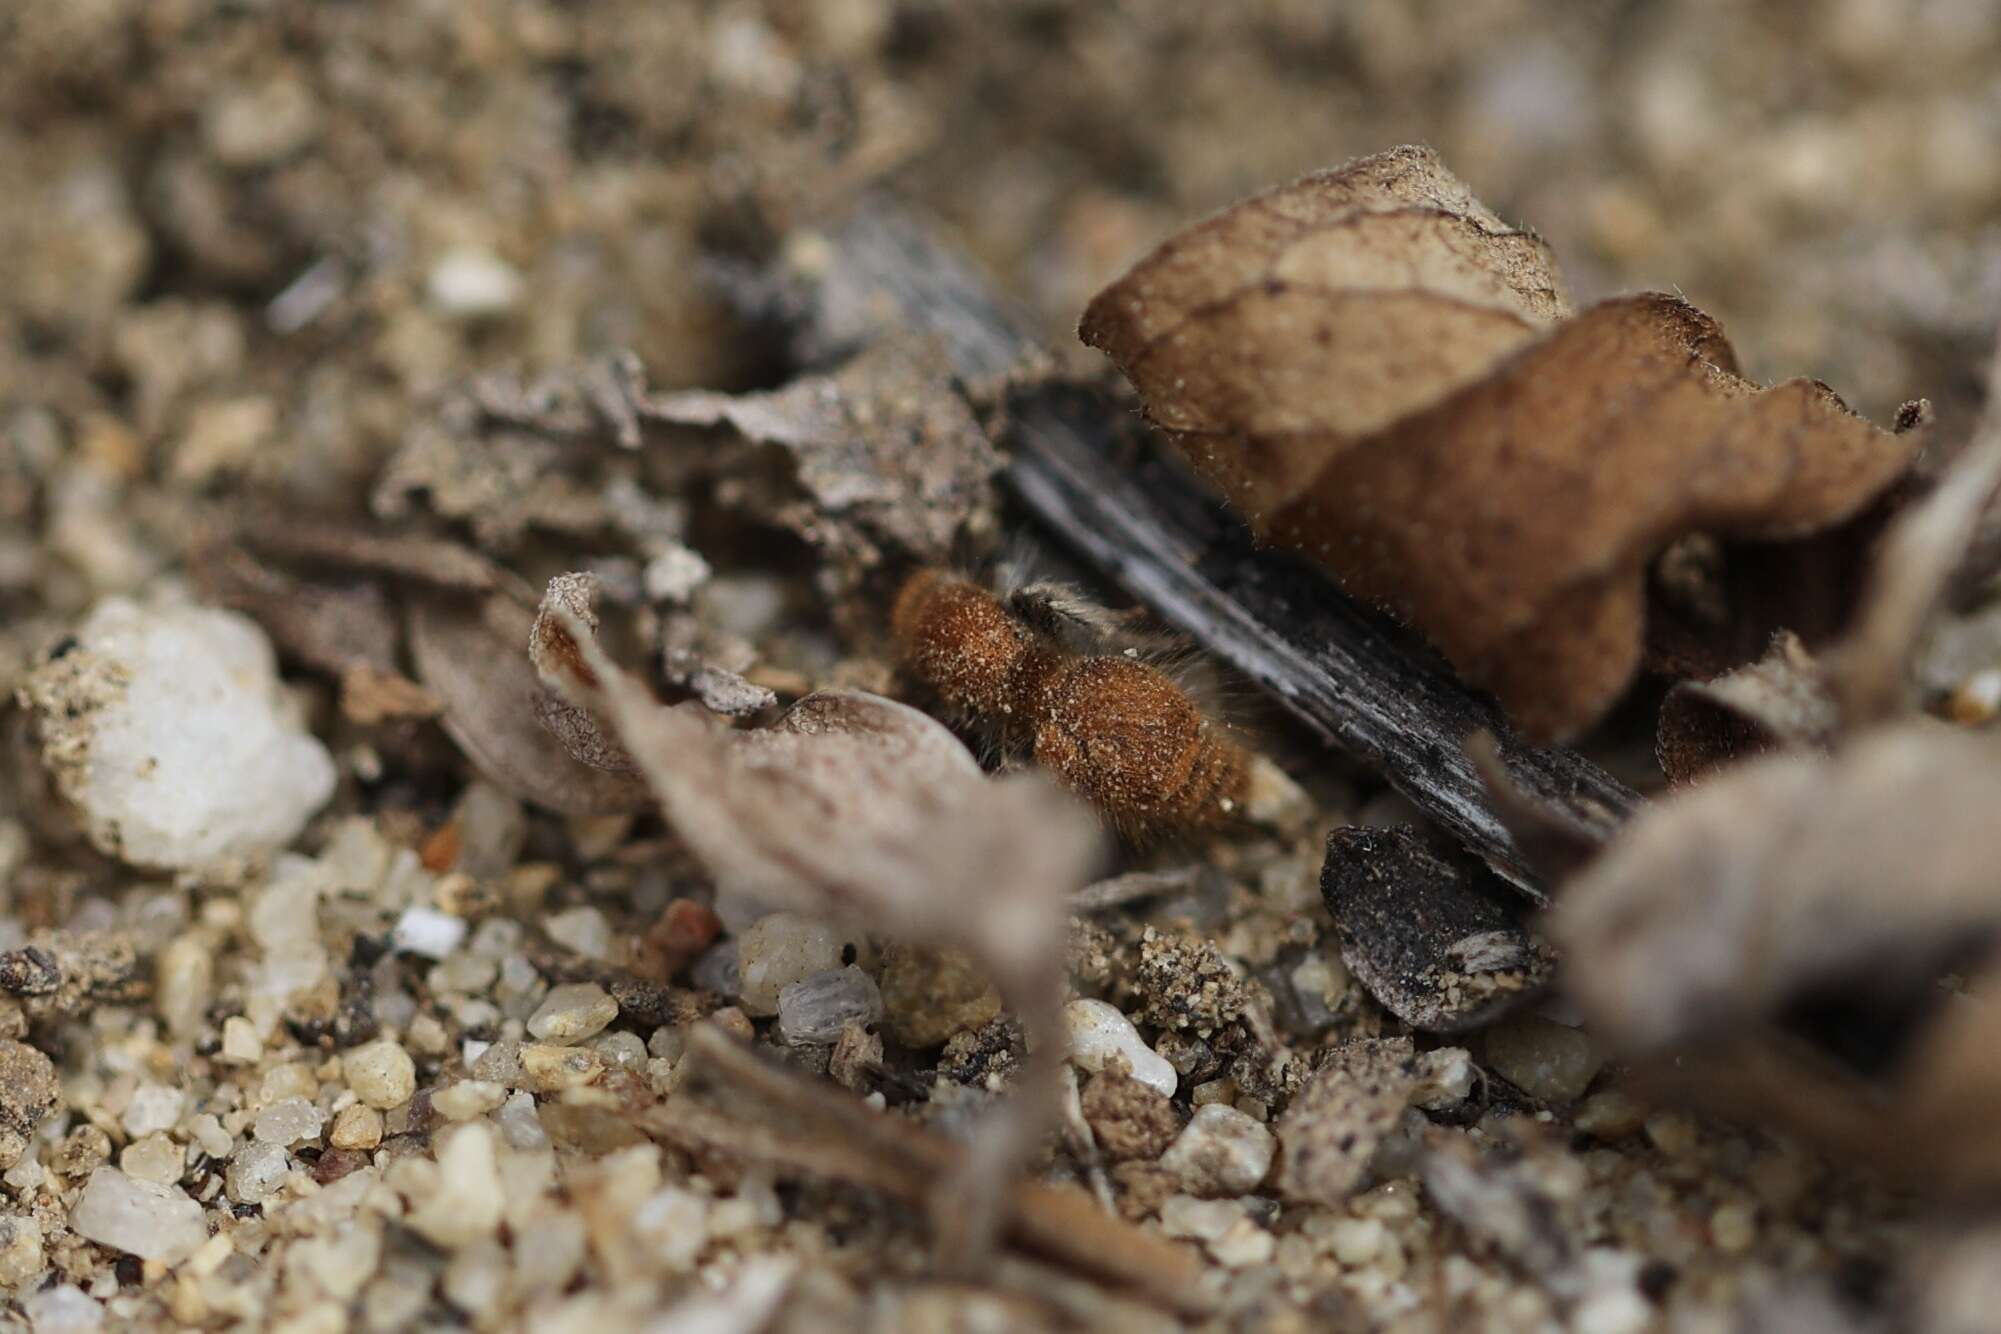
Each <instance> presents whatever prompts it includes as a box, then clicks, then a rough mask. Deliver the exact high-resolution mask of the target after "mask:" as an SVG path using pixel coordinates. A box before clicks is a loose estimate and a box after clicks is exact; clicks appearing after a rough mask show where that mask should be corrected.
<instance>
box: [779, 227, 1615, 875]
mask: <svg viewBox="0 0 2001 1334" xmlns="http://www.w3.org/2000/svg"><path fill="white" fill-rule="evenodd" d="M830 239H831V241H832V245H833V250H834V255H833V261H832V263H830V264H829V265H827V267H826V277H825V283H826V286H825V288H824V289H823V291H822V293H821V296H820V299H819V301H818V302H817V303H816V304H817V311H816V314H817V315H818V317H819V318H818V321H817V323H816V326H815V328H814V331H813V332H814V335H815V337H816V339H817V340H818V346H819V347H820V348H821V349H823V350H824V349H831V348H836V347H839V346H841V345H843V344H844V343H845V344H852V343H854V342H857V341H861V340H864V339H865V338H866V337H867V336H868V334H869V331H870V330H871V329H872V328H877V327H880V324H881V321H882V320H883V319H885V318H889V319H894V320H896V321H897V322H898V323H900V324H901V325H902V326H904V327H916V328H918V329H921V330H923V331H925V332H928V333H930V334H932V335H933V336H935V337H936V338H937V339H938V340H939V342H940V343H941V344H943V346H944V347H945V350H946V352H947V354H948V356H949V357H950V358H951V360H952V363H953V365H954V367H955V368H956V369H957V370H958V371H959V373H960V375H961V376H962V377H964V378H965V379H966V380H968V381H970V382H986V383H999V382H1001V381H1002V380H1003V379H1004V377H1006V376H1007V375H1008V374H1009V373H1010V372H1014V371H1018V370H1019V369H1020V368H1021V367H1022V366H1023V365H1025V364H1030V363H1032V361H1033V359H1034V358H1035V357H1036V355H1037V349H1036V346H1035V344H1034V342H1033V341H1032V340H1031V339H1029V338H1028V337H1027V336H1026V335H1025V334H1024V333H1023V332H1022V329H1023V328H1024V325H1023V323H1022V322H1021V321H1019V320H1017V319H1016V318H1014V317H1012V316H1011V315H1010V314H1009V313H1008V312H1007V311H1006V310H1005V309H1004V308H1003V307H1002V306H1001V305H1000V304H999V303H997V302H996V301H995V299H994V298H993V297H992V296H991V295H990V294H989V293H988V292H987V290H986V289H985V288H984V286H983V285H982V283H981V281H980V280H979V278H978V277H976V276H975V275H974V273H973V272H972V271H971V269H970V268H969V267H968V266H967V265H966V264H964V263H963V262H961V261H960V260H959V259H958V258H957V257H955V256H954V255H953V254H952V253H951V252H950V251H948V250H947V249H946V248H945V247H944V246H943V245H942V244H941V243H940V242H939V241H938V240H937V239H935V238H933V237H931V236H929V235H928V234H926V232H925V231H924V230H923V229H922V228H921V227H920V226H918V225H917V224H916V223H914V222H913V221H912V220H911V219H909V218H908V217H905V216H903V215H902V214H900V213H898V212H897V211H896V210H895V209H894V208H893V207H891V206H888V205H885V204H882V203H880V202H877V203H871V204H868V205H865V206H864V207H863V208H861V209H860V210H858V211H857V212H856V213H855V214H853V215H852V216H851V217H850V218H849V219H848V220H847V221H846V222H844V223H843V224H842V225H841V226H840V227H839V228H838V229H837V230H836V231H835V233H834V234H833V235H832V237H831V238H830ZM1007 409H1008V415H1007V427H1006V429H1007V443H1008V444H1009V446H1010V448H1011V451H1012V454H1013V463H1012V464H1011V466H1010V468H1009V471H1008V481H1009V483H1010V485H1011V487H1012V488H1013V490H1014V493H1015V494H1016V495H1017V496H1018V497H1019V498H1020V500H1021V502H1022V503H1023V504H1024V505H1025V506H1026V507H1027V508H1028V509H1029V510H1030V511H1031V512H1032V513H1033V514H1034V515H1035V516H1036V517H1037V519H1039V520H1040V521H1041V522H1042V523H1043V524H1044V525H1046V526H1047V527H1048V528H1049V529H1051V530H1052V531H1053V532H1054V533H1055V534H1056V535H1058V536H1059V537H1061V538H1062V539H1063V541H1064V542H1065V543H1066V544H1068V545H1069V546H1070V547H1072V548H1073V549H1074V550H1075V551H1076V552H1077V553H1078V554H1079V555H1080V556H1082V557H1083V558H1084V559H1085V560H1086V561H1088V562H1089V563H1090V564H1091V565H1092V566H1093V567H1095V568H1096V569H1097V570H1098V571H1099V573H1101V574H1102V575H1103V576H1104V577H1105V578H1106V579H1108V580H1109V581H1110V582H1112V583H1113V584H1116V585H1117V586H1119V587H1120V588H1121V589H1123V590H1124V591H1125V592H1126V593H1128V594H1129V595H1130V596H1132V597H1133V598H1135V599H1136V600H1138V601H1139V602H1141V603H1143V604H1144V605H1145V606H1147V607H1148V608H1149V609H1150V610H1152V611H1153V612H1154V614H1156V615H1158V616H1159V617H1161V619H1162V620H1164V621H1166V622H1167V623H1168V624H1170V625H1172V626H1174V627H1175V628H1176V629H1178V630H1179V631H1181V632H1182V633H1183V634H1186V635H1187V636H1189V638H1191V639H1192V640H1194V641H1195V642H1196V643H1197V644H1199V645H1201V647H1203V648H1204V649H1206V650H1207V651H1208V652H1210V653H1212V654H1214V655H1215V656H1216V657H1218V658H1220V659H1222V660H1223V661H1224V662H1227V663H1229V664H1230V665H1231V666H1232V667H1234V668H1236V669H1237V670H1238V671H1240V672H1242V673H1243V674H1244V675H1246V676H1248V677H1249V678H1250V679H1251V680H1253V681H1254V682H1256V683H1257V684H1258V685H1259V686H1260V687H1261V688H1263V689H1264V690H1265V691H1267V692H1268V693H1269V694H1270V695H1271V696H1272V697H1273V698H1274V699H1276V700H1277V701H1278V702H1279V703H1280V704H1282V705H1283V706H1284V707H1285V708H1286V709H1287V710H1288V711H1290V712H1291V713H1292V714H1293V716H1295V717H1296V718H1298V719H1299V720H1300V721H1301V722H1303V723H1304V724H1306V726H1307V727H1308V728H1309V729H1310V730H1312V731H1313V732H1314V733H1315V734H1316V735H1318V736H1319V737H1321V738H1322V739H1323V740H1324V741H1326V742H1327V743H1328V744H1330V745H1332V746H1335V747H1338V748H1339V749H1341V750H1343V751H1346V752H1348V753H1349V754H1351V755H1354V756H1355V757H1356V758H1358V759H1360V760H1362V761H1363V762H1364V763H1366V764H1368V765H1370V766H1371V767H1372V768H1374V769H1376V770H1377V771H1378V772H1380V773H1381V774H1382V775H1383V776H1384V778H1386V779H1387V780H1388V781H1389V782H1390V784H1391V785H1392V786H1394V787H1395V788H1396V789H1397V790H1398V791H1399V792H1401V793H1403V794H1404V795H1405V796H1407V797H1408V798H1410V799H1411V800H1412V801H1413V802H1415V803H1416V804H1417V805H1418V806H1419V807H1420V808H1422V809H1423V810H1424V811H1425V812H1426V814H1428V815H1430V816H1431V817H1432V819H1434V820H1436V821H1437V822H1438V823H1439V824H1440V825H1441V826H1443V827H1444V828H1445V829H1446V830H1447V831H1449V832H1450V833H1451V834H1452V835H1453V837H1455V838H1457V839H1458V840H1459V841H1460V842H1462V843H1463V844H1465V846H1466V847H1468V848H1470V849H1471V850H1473V851H1474V852H1476V853H1478V854H1479V855H1480V856H1481V857H1483V858H1485V859H1486V861H1487V862H1488V863H1489V864H1490V865H1491V866H1492V867H1493V868H1494V869H1495V870H1496V871H1498V872H1499V873H1500V874H1501V875H1503V876H1505V877H1506V878H1507V879H1509V880H1510V881H1512V882H1513V883H1515V884H1516V885H1518V886H1520V887H1521V888H1522V889H1523V890H1524V891H1525V892H1526V893H1528V894H1529V895H1531V896H1532V897H1534V898H1537V899H1542V898H1543V897H1545V894H1546V889H1545V887H1544V886H1543V884H1542V883H1541V881H1540V879H1539V878H1538V876H1537V875H1536V872H1535V870H1534V868H1533V867H1532V866H1531V865H1530V864H1529V863H1528V861H1527V860H1526V859H1525V858H1524V857H1523V856H1522V854H1521V852H1520V850H1518V849H1517V848H1516V846H1515V843H1514V841H1513V839H1512V838H1511V837H1510V836H1509V833H1508V830H1507V828H1506V827H1505V826H1504V824H1503V823H1502V821H1501V819H1500V817H1499V816H1498V815H1497V813H1496V810H1495V806H1494V802H1493V800H1492V798H1491V797H1490V795H1489V794H1488V791H1487V789H1486V787H1485V785H1484V784H1483V783H1482V782H1481V779H1480V776H1479V774H1478V773H1477V772H1476V770H1475V769H1474V766H1473V765H1472V763H1471V762H1470V761H1469V760H1468V758H1467V756H1466V753H1465V749H1464V743H1465V740H1466V738H1467V737H1469V736H1470V735H1472V734H1473V733H1475V732H1478V731H1482V730H1485V731H1487V732H1490V733H1492V734H1493V736H1494V737H1495V738H1496V739H1497V742H1498V747H1499V756H1500V760H1501V763H1502V765H1503V766H1504V767H1505V770H1506V772H1507V774H1508V776H1509V777H1510V778H1511V779H1512V781H1513V784H1514V786H1515V788H1516V790H1517V791H1518V792H1519V793H1520V794H1521V795H1522V796H1524V797H1526V798H1528V799H1530V800H1533V801H1535V802H1538V803H1540V804H1542V805H1544V806H1546V807H1547V808H1548V810H1549V811H1550V813H1551V814H1552V815H1553V816H1555V817H1557V818H1560V819H1562V820H1563V821H1564V822H1566V823H1569V824H1573V825H1575V826H1576V828H1577V830H1578V832H1579V833H1580V834H1581V835H1583V836H1585V837H1587V838H1590V839H1592V840H1594V841H1602V840H1603V839H1604V838H1605V837H1607V836H1608V835H1609V834H1610V833H1611V831H1612V830H1613V829H1615V828H1616V827H1617V826H1618V825H1619V823H1620V822H1621V821H1622V820H1623V819H1624V818H1625V817H1626V816H1627V815H1628V814H1630V813H1631V812H1632V811H1633V810H1634V809H1635V807H1636V806H1637V805H1638V803H1639V800H1640V798H1639V796H1638V795H1637V794H1636V793H1634V792H1633V791H1632V790H1631V789H1629V788H1627V787H1626V786H1624V785H1623V784H1621V783H1620V782H1619V781H1618V780H1617V779H1615V778H1613V777H1612V776H1611V775H1610V774H1607V773H1606V772H1605V771H1604V770H1603V769H1601V768H1599V767H1598V766H1597V765H1595V764H1593V763H1592V762H1591V761H1590V760H1588V759H1585V758H1584V757H1583V756H1581V755H1579V754H1577V753H1576V752H1575V751H1571V750H1568V749H1565V748H1562V747H1540V746H1533V745H1530V744H1529V743H1527V742H1525V741H1523V740H1521V739H1520V738H1519V737H1518V736H1517V735H1516V734H1515V733H1514V731H1513V729H1512V728H1510V727H1509V726H1508V724H1507V722H1506V720H1505V719H1504V718H1503V717H1502V715H1501V712H1500V710H1499V709H1498V708H1497V707H1496V706H1495V705H1494V703H1493V702H1492V701H1491V700H1489V699H1488V698H1486V697H1485V696H1483V695H1478V694H1475V693H1474V692H1472V691H1471V690H1469V689H1468V688H1467V687H1466V686H1464V685H1463V684H1461V683H1460V682H1459V681H1458V679H1457V678H1456V677H1454V676H1453V674H1452V672H1451V670H1450V668H1448V667H1447V666H1446V665H1445V663H1444V662H1443V660H1442V659H1440V658H1439V657H1438V656H1437V654H1435V653H1433V652H1431V651H1430V650H1429V649H1428V648H1426V647H1425V646H1424V645H1423V644H1422V643H1420V642H1418V641H1417V640H1416V638H1415V637H1414V636H1413V635H1411V634H1409V633H1408V632H1406V631H1404V630H1402V629H1400V628H1399V627H1397V626H1395V625H1392V624H1390V623H1389V622H1388V621H1387V620H1386V619H1385V618H1383V617H1381V616H1379V615H1377V614H1375V613H1374V612H1371V611H1368V610H1365V609H1363V608H1362V607H1359V606H1357V605H1356V604H1355V603H1353V602H1351V601H1350V600H1349V599H1347V598H1346V597H1345V596H1343V595H1342V594H1341V593H1340V592H1339V591H1338V590H1336V589H1335V588H1334V587H1333V586H1332V585H1331V584H1330V583H1329V582H1328V581H1327V580H1326V579H1325V578H1323V577H1322V576H1320V575H1318V574H1316V573H1314V572H1312V571H1310V570H1308V569H1306V568H1305V567H1303V566H1302V565H1300V564H1299V563H1298V562H1296V561H1294V560H1293V559H1292V558H1290V557H1288V556H1285V555H1283V554H1281V553H1279V552H1275V551H1269V550H1261V549H1259V548H1257V547H1256V546H1255V545H1254V544H1253V543H1252V542H1251V540H1250V538H1249V535H1248V533H1247V532H1246V530H1245V528H1244V525H1243V524H1241V523H1240V522H1238V521H1236V520H1235V519H1233V518H1231V517H1230V516H1228V515H1227V514H1225V513H1223V512H1222V511H1221V510H1220V508H1219V507H1218V506H1217V505H1216V504H1215V502H1214V501H1213V500H1211V499H1210V498H1209V497H1208V496H1207V495H1206V494H1205V493H1204V492H1203V491H1202V490H1201V489H1200V488H1199V486H1198V485H1197V484H1196V483H1195V482H1194V481H1193V480H1192V479H1190V478H1189V477H1188V476H1187V474H1186V473H1185V472H1184V471H1183V470H1182V469H1181V468H1180V467H1179V466H1178V465H1177V464H1176V463H1174V462H1173V461H1171V460H1169V459H1168V458H1166V457H1164V456H1163V454H1164V452H1163V451H1161V450H1159V449H1156V448H1152V447H1141V448H1137V449H1135V448H1134V447H1133V437H1134V432H1133V430H1132V429H1131V428H1132V423H1131V421H1130V417H1129V415H1126V414H1125V410H1124V409H1122V408H1120V407H1119V406H1117V405H1116V403H1115V402H1114V401H1113V400H1111V399H1110V398H1109V397H1108V396H1107V395H1105V394H1103V393H1099V392H1094V391H1092V390H1090V389H1088V388H1080V387H1078V386H1076V385H1067V384H1062V383H1055V382H1052V383H1046V384H1039V385H1038V384H1028V385H1026V386H1025V387H1021V388H1017V389H1016V390H1014V391H1013V392H1011V393H1010V394H1009V396H1008V398H1007Z"/></svg>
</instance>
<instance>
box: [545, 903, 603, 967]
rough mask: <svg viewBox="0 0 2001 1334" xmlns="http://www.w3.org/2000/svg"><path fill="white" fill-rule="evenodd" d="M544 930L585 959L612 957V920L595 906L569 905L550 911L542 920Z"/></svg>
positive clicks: (551, 937)
mask: <svg viewBox="0 0 2001 1334" xmlns="http://www.w3.org/2000/svg"><path fill="white" fill-rule="evenodd" d="M542 930H543V931H545V932H546V933H548V936H549V939H551V940H553V941H555V942H556V943H557V944H558V945H561V946H562V947H563V948H564V949H566V950H571V951H573V952H574V953H577V954H581V955H583V956H584V957H585V958H586V959H598V960H608V959H610V958H611V947H612V932H611V923H610V922H608V921H606V920H605V915H604V914H603V913H601V912H599V911H598V910H597V909H596V908H591V907H583V908H569V909H566V910H565V911H563V912H559V913H551V914H549V916H547V917H545V918H543V919H542Z"/></svg>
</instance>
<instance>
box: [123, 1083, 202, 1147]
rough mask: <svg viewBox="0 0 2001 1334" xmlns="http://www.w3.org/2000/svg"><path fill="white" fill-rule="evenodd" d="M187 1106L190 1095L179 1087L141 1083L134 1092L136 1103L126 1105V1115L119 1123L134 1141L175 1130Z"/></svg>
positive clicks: (133, 1096) (132, 1101)
mask: <svg viewBox="0 0 2001 1334" xmlns="http://www.w3.org/2000/svg"><path fill="white" fill-rule="evenodd" d="M186 1103H187V1096H186V1095H185V1094H183V1093H182V1092H181V1091H180V1090H179V1089H177V1088H173V1087H170V1086H169V1085H166V1084H141V1085H140V1086H139V1087H138V1088H136V1089H134V1090H132V1100H131V1101H130V1102H128V1103H126V1104H125V1115H124V1116H122V1117H120V1118H119V1124H121V1125H123V1126H124V1127H125V1133H126V1134H128V1135H130V1136H131V1137H132V1138H134V1139H138V1138H140V1137H141V1136H144V1135H150V1134H152V1133H153V1132H154V1131H156V1130H172V1129H173V1128H174V1126H175V1125H176V1124H177V1123H178V1122H179V1121H180V1119H181V1108H182V1107H183V1106H185V1105H186Z"/></svg>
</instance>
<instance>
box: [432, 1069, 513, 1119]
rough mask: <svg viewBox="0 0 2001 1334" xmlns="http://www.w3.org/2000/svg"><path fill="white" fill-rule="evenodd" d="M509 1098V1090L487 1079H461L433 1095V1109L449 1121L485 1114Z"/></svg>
mask: <svg viewBox="0 0 2001 1334" xmlns="http://www.w3.org/2000/svg"><path fill="white" fill-rule="evenodd" d="M506 1100H507V1090H506V1089H505V1088H503V1087H502V1086H501V1085H499V1084H496V1083H494V1082H493V1081H491V1080H486V1079H461V1080H460V1081H459V1082H458V1083H456V1084H451V1085H448V1086H446V1087H445V1088H441V1089H439V1090H438V1091H437V1092H436V1093H433V1094H432V1095H431V1110H432V1111H434V1112H436V1113H437V1114H438V1115H439V1116H442V1117H444V1118H445V1120H447V1121H470V1120H472V1118H474V1117H476V1116H485V1115H486V1114H487V1113H488V1112H490V1111H492V1110H493V1109H494V1108H496V1107H498V1106H500V1104H501V1103H503V1102H505V1101H506Z"/></svg>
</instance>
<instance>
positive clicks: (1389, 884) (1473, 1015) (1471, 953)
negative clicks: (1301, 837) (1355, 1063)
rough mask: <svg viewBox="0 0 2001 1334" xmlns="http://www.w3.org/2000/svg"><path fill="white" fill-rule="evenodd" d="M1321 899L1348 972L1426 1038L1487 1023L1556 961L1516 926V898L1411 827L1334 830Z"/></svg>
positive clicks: (1538, 982) (1536, 985) (1529, 991)
mask: <svg viewBox="0 0 2001 1334" xmlns="http://www.w3.org/2000/svg"><path fill="white" fill-rule="evenodd" d="M1320 893H1321V896H1322V898H1323V899H1324V900H1325V901H1326V904H1327V911H1328V912H1329V913H1330V914H1331V915H1332V916H1333V918H1334V926H1335V929H1336V930H1337V931H1338V932H1339V933H1340V939H1341V960H1342V962H1343V963H1345V964H1347V966H1348V971H1349V972H1350V973H1351V974H1353V975H1354V977H1355V980H1356V981H1358V982H1360V983H1361V984H1362V985H1363V987H1365V988H1367V990H1368V992H1369V994H1370V995H1371V996H1374V997H1375V998H1376V1000H1377V1001H1378V1002H1379V1003H1380V1004H1381V1005H1382V1006H1383V1008H1384V1009H1386V1010H1388V1011H1389V1012H1390V1013H1391V1014H1393V1015H1395V1016H1396V1017H1397V1018H1399V1019H1401V1020H1403V1021H1404V1022H1405V1023H1407V1024H1409V1025H1410V1026H1411V1027H1413V1028H1417V1029H1422V1030H1424V1031H1425V1032H1430V1033H1451V1032H1458V1031H1461V1030H1463V1029H1468V1028H1476V1027H1478V1026H1480V1025H1481V1024H1484V1023H1486V1022H1488V1021H1489V1020H1492V1019H1494V1018H1495V1017H1497V1016H1498V1015H1499V1014H1501V1013H1502V1012H1503V1011H1505V1010H1506V1009H1508V1008H1509V1007H1510V1006H1511V1005H1513V1004H1515V1003H1518V1002H1520V1001H1522V1000H1525V999H1527V998H1529V997H1531V996H1533V995H1534V994H1535V993H1536V992H1537V990H1538V989H1540V987H1541V986H1542V984H1543V982H1544V981H1545V980H1546V979H1547V977H1548V975H1549V972H1550V970H1551V967H1552V964H1553V960H1552V959H1551V957H1550V954H1549V952H1548V950H1547V949H1546V948H1545V947H1544V946H1543V945H1542V943H1541V942H1540V941H1538V940H1537V939H1536V938H1535V937H1534V936H1533V935H1531V934H1530V933H1529V931H1528V929H1527V928H1526V926H1525V925H1524V924H1523V922H1522V904H1521V900H1520V899H1519V898H1518V897H1517V896H1516V895H1514V894H1513V893H1512V892H1510V891H1509V890H1508V889H1506V888H1505V887H1504V886H1503V885H1502V884H1501V883H1500V882H1499V880H1498V879H1497V878H1496V877H1494V876H1493V875H1492V874H1491V873H1488V872H1486V871H1485V869H1484V868H1479V867H1477V866H1468V865H1466V864H1464V863H1463V862H1455V861H1452V860H1450V859H1448V858H1446V857H1443V856H1441V855H1439V854H1438V853H1437V852H1435V851H1434V850H1433V849H1431V848H1430V847H1428V846H1427V845H1426V844H1425V842H1424V839H1423V838H1422V837H1421V836H1420V835H1419V834H1418V833H1417V831H1416V830H1414V829H1411V828H1408V827H1405V828H1400V829H1371V828H1366V827H1362V826H1350V827H1347V828H1343V829H1336V830H1334V831H1333V832H1332V833H1330V834H1329V835H1328V836H1327V861H1326V864H1325V866H1324V867H1323V869H1322V870H1321V873H1320Z"/></svg>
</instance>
